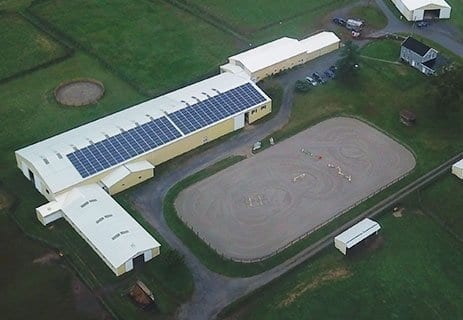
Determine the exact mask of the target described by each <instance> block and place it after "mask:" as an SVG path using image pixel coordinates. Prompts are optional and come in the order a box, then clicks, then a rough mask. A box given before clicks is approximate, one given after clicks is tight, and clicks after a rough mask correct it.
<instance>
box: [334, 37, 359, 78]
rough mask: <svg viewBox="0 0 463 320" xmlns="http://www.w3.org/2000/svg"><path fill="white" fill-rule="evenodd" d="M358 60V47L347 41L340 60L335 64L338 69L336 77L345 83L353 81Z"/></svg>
mask: <svg viewBox="0 0 463 320" xmlns="http://www.w3.org/2000/svg"><path fill="white" fill-rule="evenodd" d="M359 60H360V49H359V47H358V46H357V45H356V44H354V43H352V41H347V42H346V43H345V45H344V47H343V48H342V51H341V58H340V59H339V60H338V62H337V63H336V66H337V67H338V70H337V72H336V73H337V77H338V78H339V79H341V80H345V81H348V80H352V79H354V77H355V76H356V74H357V70H358V66H359Z"/></svg>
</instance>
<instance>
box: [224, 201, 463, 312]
mask: <svg viewBox="0 0 463 320" xmlns="http://www.w3.org/2000/svg"><path fill="white" fill-rule="evenodd" d="M415 203H416V200H415V199H410V200H409V201H408V202H407V203H406V204H405V208H406V209H405V213H404V215H403V216H402V218H394V217H393V216H392V215H391V214H390V213H389V212H388V213H386V215H384V216H382V217H381V218H380V219H379V223H380V224H381V226H382V230H381V231H380V237H379V239H377V240H376V242H373V243H372V244H371V245H370V246H369V247H365V248H364V249H363V250H361V251H357V252H356V254H354V255H351V256H347V257H345V256H343V255H342V254H341V253H340V252H339V251H337V250H336V249H335V248H334V246H332V247H330V248H327V249H325V250H324V251H323V252H322V253H321V254H320V255H319V256H318V257H317V258H316V259H312V261H309V262H307V263H304V264H303V265H301V266H299V267H297V268H296V269H295V270H293V271H291V272H290V273H288V274H286V275H284V276H282V277H281V278H280V279H278V280H276V281H274V282H273V283H271V284H269V285H267V286H266V287H264V288H262V289H260V290H259V291H258V292H256V293H255V294H253V295H251V296H250V297H249V298H247V299H244V300H243V301H242V302H241V303H240V304H237V305H235V306H233V307H232V308H231V309H234V310H235V312H236V313H235V315H237V319H238V318H239V319H306V318H308V317H310V318H313V319H371V318H372V317H374V318H375V319H460V318H462V317H463V273H461V264H462V263H463V250H462V249H463V246H462V244H461V243H460V242H457V241H455V239H454V238H453V237H452V236H450V235H449V234H448V233H447V232H446V231H445V230H444V229H443V228H441V227H439V226H438V225H437V224H435V223H434V221H433V220H432V219H431V218H430V217H428V216H427V215H424V214H422V212H421V211H419V210H418V208H417V207H415V206H414V204H415ZM375 247H376V248H375ZM328 306H329V307H328ZM229 312H230V311H229Z"/></svg>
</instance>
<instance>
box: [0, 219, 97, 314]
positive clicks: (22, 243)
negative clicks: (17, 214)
mask: <svg viewBox="0 0 463 320" xmlns="http://www.w3.org/2000/svg"><path fill="white" fill-rule="evenodd" d="M0 234H1V235H2V241H0V250H1V252H2V257H3V259H4V260H3V263H2V272H1V274H0V292H1V293H2V299H0V309H1V310H2V314H3V317H4V318H5V319H10V320H16V319H17V320H19V319H57V318H60V317H62V316H63V315H66V319H70V320H74V319H75V320H78V319H91V318H92V317H91V316H87V315H86V314H84V313H81V312H78V310H76V308H75V303H74V295H73V293H72V290H71V280H72V277H73V274H72V272H70V271H69V270H68V269H67V268H63V266H62V265H61V264H57V263H56V261H52V262H50V263H46V264H41V263H37V262H33V261H34V260H35V259H38V258H40V257H43V256H44V255H46V254H48V253H49V252H50V249H47V248H45V247H43V246H42V245H40V244H39V243H38V242H36V241H32V240H30V239H28V238H26V236H25V235H24V234H23V233H21V230H19V229H18V226H17V225H15V223H14V222H13V221H11V219H10V218H9V217H8V215H7V214H6V212H4V211H2V210H0ZM18 253H20V254H18ZM35 288H38V289H35ZM38 295H40V299H38V298H37V296H38ZM38 312H39V313H38Z"/></svg>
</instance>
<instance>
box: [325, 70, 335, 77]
mask: <svg viewBox="0 0 463 320" xmlns="http://www.w3.org/2000/svg"><path fill="white" fill-rule="evenodd" d="M325 77H327V78H330V79H334V78H335V74H334V72H333V71H331V70H330V69H328V70H326V71H325Z"/></svg>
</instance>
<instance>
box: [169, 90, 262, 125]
mask: <svg viewBox="0 0 463 320" xmlns="http://www.w3.org/2000/svg"><path fill="white" fill-rule="evenodd" d="M264 101H265V97H264V96H263V95H262V94H260V92H259V91H257V89H256V88H254V86H252V85H251V84H250V83H246V84H243V85H241V86H239V87H237V88H234V89H231V90H228V91H226V92H223V93H220V94H218V95H216V96H213V97H211V98H208V99H206V100H203V101H200V102H198V103H195V104H193V105H189V106H187V107H186V108H183V109H180V110H178V111H175V112H173V113H171V114H169V118H170V119H171V120H172V121H173V122H174V123H175V125H176V126H177V127H178V128H179V129H180V130H181V131H182V132H183V133H184V134H188V133H191V132H193V131H196V130H198V129H201V128H203V127H206V126H208V125H210V124H212V123H214V122H217V121H219V120H222V119H225V118H227V117H229V116H231V115H234V114H237V113H239V112H241V111H243V110H246V109H248V108H250V107H253V106H255V105H257V104H259V103H262V102H264Z"/></svg>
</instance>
